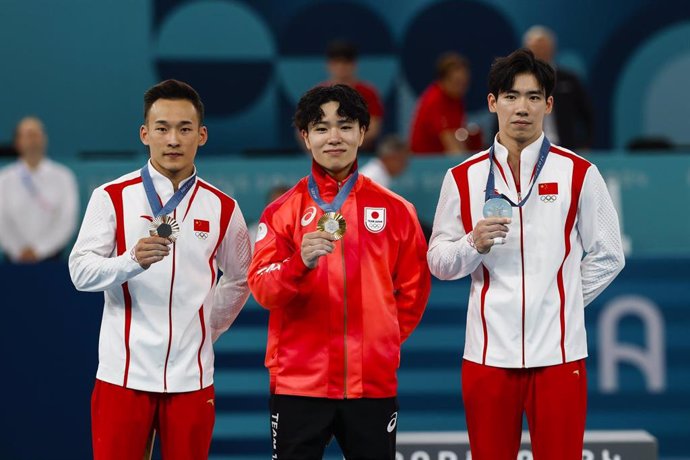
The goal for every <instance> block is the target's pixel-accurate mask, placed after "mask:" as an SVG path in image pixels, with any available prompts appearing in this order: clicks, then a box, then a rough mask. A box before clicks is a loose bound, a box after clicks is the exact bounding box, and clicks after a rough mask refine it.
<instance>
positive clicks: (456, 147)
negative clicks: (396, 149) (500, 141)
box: [410, 52, 481, 155]
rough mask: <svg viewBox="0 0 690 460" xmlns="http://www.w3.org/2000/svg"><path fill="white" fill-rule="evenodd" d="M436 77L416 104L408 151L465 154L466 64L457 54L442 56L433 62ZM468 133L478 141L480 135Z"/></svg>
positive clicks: (467, 79)
mask: <svg viewBox="0 0 690 460" xmlns="http://www.w3.org/2000/svg"><path fill="white" fill-rule="evenodd" d="M436 76H437V79H436V80H435V81H434V82H433V83H431V85H429V86H428V87H427V89H426V90H424V93H422V95H421V96H420V98H419V101H418V102H417V107H416V109H415V113H414V116H413V119H412V127H411V129H410V149H411V151H412V152H413V153H414V154H417V155H422V154H449V155H452V154H458V153H463V152H467V151H468V145H467V141H468V140H469V134H470V133H469V132H468V130H467V126H466V125H467V120H466V114H465V94H466V93H467V90H468V88H469V85H470V65H469V62H468V61H467V59H466V58H465V57H464V56H461V55H460V54H458V53H455V52H447V53H444V54H442V55H441V56H440V57H439V58H438V61H437V63H436ZM474 129H475V130H478V129H479V128H478V127H476V126H475V128H474ZM472 134H473V138H479V139H481V133H479V132H473V133H472Z"/></svg>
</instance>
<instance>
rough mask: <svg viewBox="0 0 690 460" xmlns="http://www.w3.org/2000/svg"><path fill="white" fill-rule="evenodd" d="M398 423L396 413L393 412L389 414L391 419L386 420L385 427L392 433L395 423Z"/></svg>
mask: <svg viewBox="0 0 690 460" xmlns="http://www.w3.org/2000/svg"><path fill="white" fill-rule="evenodd" d="M397 424H398V413H397V412H393V415H391V421H390V422H388V427H387V428H386V429H387V430H388V432H389V433H392V432H393V430H395V425H397Z"/></svg>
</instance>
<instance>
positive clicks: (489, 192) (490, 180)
mask: <svg viewBox="0 0 690 460" xmlns="http://www.w3.org/2000/svg"><path fill="white" fill-rule="evenodd" d="M550 148H551V142H549V140H548V139H547V138H546V136H544V142H542V143H541V147H540V148H539V158H538V159H537V169H536V170H535V172H534V180H532V185H531V186H530V188H529V192H527V195H526V196H525V197H524V198H523V199H522V200H521V201H520V202H519V203H514V202H513V201H512V200H511V199H510V198H508V197H507V196H505V195H504V194H503V193H495V192H494V185H495V183H496V178H495V177H494V146H493V145H492V146H491V148H490V149H489V177H487V179H486V190H484V201H489V200H490V199H491V198H503V199H504V200H506V201H507V202H508V203H510V205H511V206H514V207H517V208H520V207H522V205H524V204H525V203H526V202H527V199H528V198H529V196H530V195H531V194H532V189H533V188H534V184H536V183H537V178H538V177H539V173H540V172H541V169H542V168H543V167H544V163H546V156H547V155H548V154H549V149H550Z"/></svg>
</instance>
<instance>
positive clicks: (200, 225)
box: [194, 219, 210, 233]
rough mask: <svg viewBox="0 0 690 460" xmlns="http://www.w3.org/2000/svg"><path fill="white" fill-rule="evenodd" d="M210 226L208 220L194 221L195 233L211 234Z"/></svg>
mask: <svg viewBox="0 0 690 460" xmlns="http://www.w3.org/2000/svg"><path fill="white" fill-rule="evenodd" d="M209 228H210V225H209V223H208V221H207V220H202V219H194V231H195V232H207V233H208V232H209Z"/></svg>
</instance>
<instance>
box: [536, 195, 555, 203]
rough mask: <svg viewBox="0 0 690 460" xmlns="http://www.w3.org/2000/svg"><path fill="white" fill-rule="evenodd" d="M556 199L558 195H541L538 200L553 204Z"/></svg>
mask: <svg viewBox="0 0 690 460" xmlns="http://www.w3.org/2000/svg"><path fill="white" fill-rule="evenodd" d="M556 198H558V195H541V196H540V197H539V199H540V200H541V201H543V202H544V203H553V202H554V201H556Z"/></svg>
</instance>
